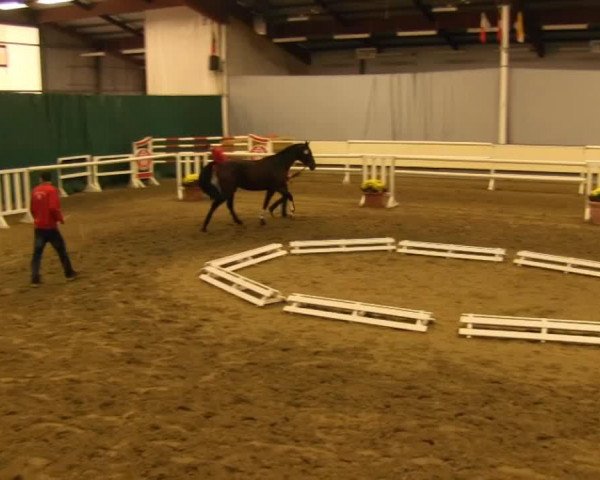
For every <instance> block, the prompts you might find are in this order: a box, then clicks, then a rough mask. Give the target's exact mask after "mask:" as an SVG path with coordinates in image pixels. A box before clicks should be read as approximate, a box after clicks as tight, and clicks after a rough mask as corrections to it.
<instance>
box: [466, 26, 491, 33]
mask: <svg viewBox="0 0 600 480" xmlns="http://www.w3.org/2000/svg"><path fill="white" fill-rule="evenodd" d="M485 31H486V32H492V33H493V32H497V31H498V27H488V28H486V29H485ZM467 33H481V27H478V28H467Z"/></svg>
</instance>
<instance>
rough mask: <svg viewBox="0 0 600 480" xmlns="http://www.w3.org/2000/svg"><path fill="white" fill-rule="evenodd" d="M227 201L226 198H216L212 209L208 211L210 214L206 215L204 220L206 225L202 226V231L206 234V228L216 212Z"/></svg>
mask: <svg viewBox="0 0 600 480" xmlns="http://www.w3.org/2000/svg"><path fill="white" fill-rule="evenodd" d="M224 201H225V199H224V198H221V197H219V198H216V199H214V200H213V202H212V205H211V206H210V209H209V210H208V213H207V214H206V218H205V219H204V223H203V224H202V231H203V232H206V227H208V224H209V223H210V219H211V218H212V216H213V213H215V210H216V209H217V208H219V205H221V204H222V203H223V202H224Z"/></svg>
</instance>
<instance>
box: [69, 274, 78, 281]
mask: <svg viewBox="0 0 600 480" xmlns="http://www.w3.org/2000/svg"><path fill="white" fill-rule="evenodd" d="M78 276H79V274H78V273H77V272H71V273H69V275H67V282H72V281H73V280H75V279H76V278H77V277H78Z"/></svg>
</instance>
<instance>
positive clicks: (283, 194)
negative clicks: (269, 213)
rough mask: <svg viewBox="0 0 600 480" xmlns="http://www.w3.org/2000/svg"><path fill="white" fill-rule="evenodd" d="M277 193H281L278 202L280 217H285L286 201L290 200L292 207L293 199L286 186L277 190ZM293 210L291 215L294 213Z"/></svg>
mask: <svg viewBox="0 0 600 480" xmlns="http://www.w3.org/2000/svg"><path fill="white" fill-rule="evenodd" d="M279 193H281V198H280V199H279V201H280V202H281V216H282V217H284V218H285V217H287V216H288V214H287V202H288V200H290V201H291V202H292V205H293V203H294V197H293V196H292V194H291V193H290V191H289V190H288V189H287V186H286V187H284V188H282V189H281V190H279ZM294 210H295V208H294V209H292V214H293V212H294Z"/></svg>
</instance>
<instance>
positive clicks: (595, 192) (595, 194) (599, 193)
mask: <svg viewBox="0 0 600 480" xmlns="http://www.w3.org/2000/svg"><path fill="white" fill-rule="evenodd" d="M590 195H591V196H592V197H600V187H598V188H596V189H595V190H592V193H591V194H590Z"/></svg>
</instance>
